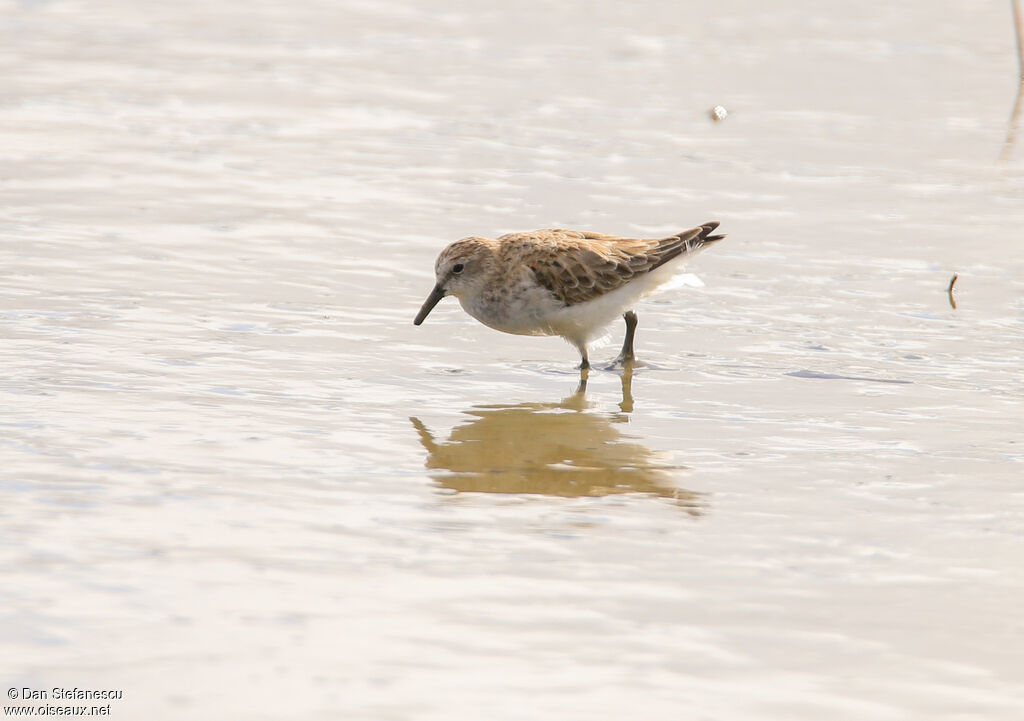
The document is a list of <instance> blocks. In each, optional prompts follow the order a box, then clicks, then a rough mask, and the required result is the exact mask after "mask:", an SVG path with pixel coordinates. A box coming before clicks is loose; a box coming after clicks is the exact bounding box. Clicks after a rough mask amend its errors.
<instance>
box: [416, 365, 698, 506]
mask: <svg viewBox="0 0 1024 721" xmlns="http://www.w3.org/2000/svg"><path fill="white" fill-rule="evenodd" d="M631 382H632V371H631V369H627V370H626V371H625V372H624V373H623V375H622V402H621V403H620V404H619V409H620V411H621V412H619V413H613V414H608V415H605V414H599V413H593V412H588V408H590V406H591V405H592V404H591V403H589V402H588V401H587V400H586V389H587V381H586V377H585V376H584V378H583V379H582V380H581V381H580V385H579V387H578V388H577V389H576V392H575V393H573V394H572V395H570V396H569V397H568V398H565V399H564V400H562V401H560V402H557V403H521V404H518V405H511V406H506V405H483V406H474V407H473V408H472V409H470V410H468V411H466V414H467V415H469V416H473V417H474V420H472V421H469V422H466V423H463V424H462V425H459V426H456V427H455V428H454V429H453V430H452V432H451V436H450V437H449V438H448V440H447V441H443V442H438V441H437V440H435V438H434V436H433V434H431V432H430V431H429V430H427V427H426V426H425V425H423V423H422V422H421V421H420V420H419V419H418V418H410V419H409V420H410V421H412V424H413V426H415V427H416V430H417V432H418V433H419V436H420V442H421V443H422V444H423V447H424V448H425V449H426V450H427V453H428V456H427V462H426V465H427V468H428V469H431V470H432V471H434V473H433V474H432V475H433V476H434V479H435V481H436V482H437V483H438V484H439V485H440V486H442V487H443V488H448V489H451V490H454V491H474V492H480V493H537V494H543V495H548V496H563V497H578V496H607V495H612V494H619V493H648V494H653V495H656V496H660V497H661V498H667V499H671V500H672V501H673V502H674V503H675V504H676V505H678V506H681V507H683V508H685V509H686V510H687V512H689V513H691V514H692V515H699V514H700V512H701V505H702V504H701V502H700V499H699V496H698V494H696V493H693V492H691V491H686V490H683V489H681V488H679V487H677V486H676V485H675V484H674V482H673V480H674V476H675V475H676V474H677V473H678V472H679V471H680V470H683V469H682V468H681V467H679V466H670V465H665V464H661V463H659V462H658V454H657V453H656V452H654V451H652V450H651V449H649V448H647V447H646V446H644V445H642V444H641V443H638V442H637V440H636V439H635V438H631V437H629V436H623V435H622V434H621V433H620V432H619V429H618V428H617V427H616V425H617V424H619V423H625V422H628V420H629V416H628V414H629V413H630V412H632V410H633V396H632V393H631V391H630V387H631Z"/></svg>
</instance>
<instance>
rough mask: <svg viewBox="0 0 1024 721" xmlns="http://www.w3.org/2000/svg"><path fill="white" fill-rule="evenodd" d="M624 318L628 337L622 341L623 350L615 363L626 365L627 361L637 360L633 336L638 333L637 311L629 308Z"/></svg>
mask: <svg viewBox="0 0 1024 721" xmlns="http://www.w3.org/2000/svg"><path fill="white" fill-rule="evenodd" d="M622 319H623V320H625V321H626V337H625V339H623V341H622V352H620V353H619V357H618V358H616V359H615V364H616V365H619V364H622V365H625V364H626V363H632V362H633V361H635V360H636V356H635V355H633V336H635V335H636V323H637V318H636V313H634V312H633V311H631V310H627V311H626V312H625V313H623V314H622Z"/></svg>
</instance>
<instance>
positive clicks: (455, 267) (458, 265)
mask: <svg viewBox="0 0 1024 721" xmlns="http://www.w3.org/2000/svg"><path fill="white" fill-rule="evenodd" d="M465 267H466V266H464V265H463V264H462V263H456V264H455V265H453V266H452V272H453V273H461V272H462V270H463V269H464V268H465Z"/></svg>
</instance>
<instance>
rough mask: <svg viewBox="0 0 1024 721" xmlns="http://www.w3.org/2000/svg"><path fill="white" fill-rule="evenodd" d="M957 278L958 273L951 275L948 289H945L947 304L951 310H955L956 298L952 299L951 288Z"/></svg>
mask: <svg viewBox="0 0 1024 721" xmlns="http://www.w3.org/2000/svg"><path fill="white" fill-rule="evenodd" d="M959 277H960V274H959V273H953V277H952V278H950V279H949V287H948V288H946V293H947V294H948V295H949V304H950V305H951V306H953V310H956V298H954V297H953V286H954V285H955V284H956V279H957V278H959Z"/></svg>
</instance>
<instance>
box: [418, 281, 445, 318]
mask: <svg viewBox="0 0 1024 721" xmlns="http://www.w3.org/2000/svg"><path fill="white" fill-rule="evenodd" d="M442 298H444V288H442V287H441V286H440V285H435V286H434V289H433V290H432V291H430V295H428V296H427V299H426V300H425V301H423V307H422V308H420V312H419V313H417V314H416V320H414V321H413V322H412V324H413V325H419V324H420V323H422V322H423V321H424V320H425V319H426V317H427V316H428V315H430V311H432V310H434V306H435V305H437V304H438V303H439V302H440V301H441V299H442Z"/></svg>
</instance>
